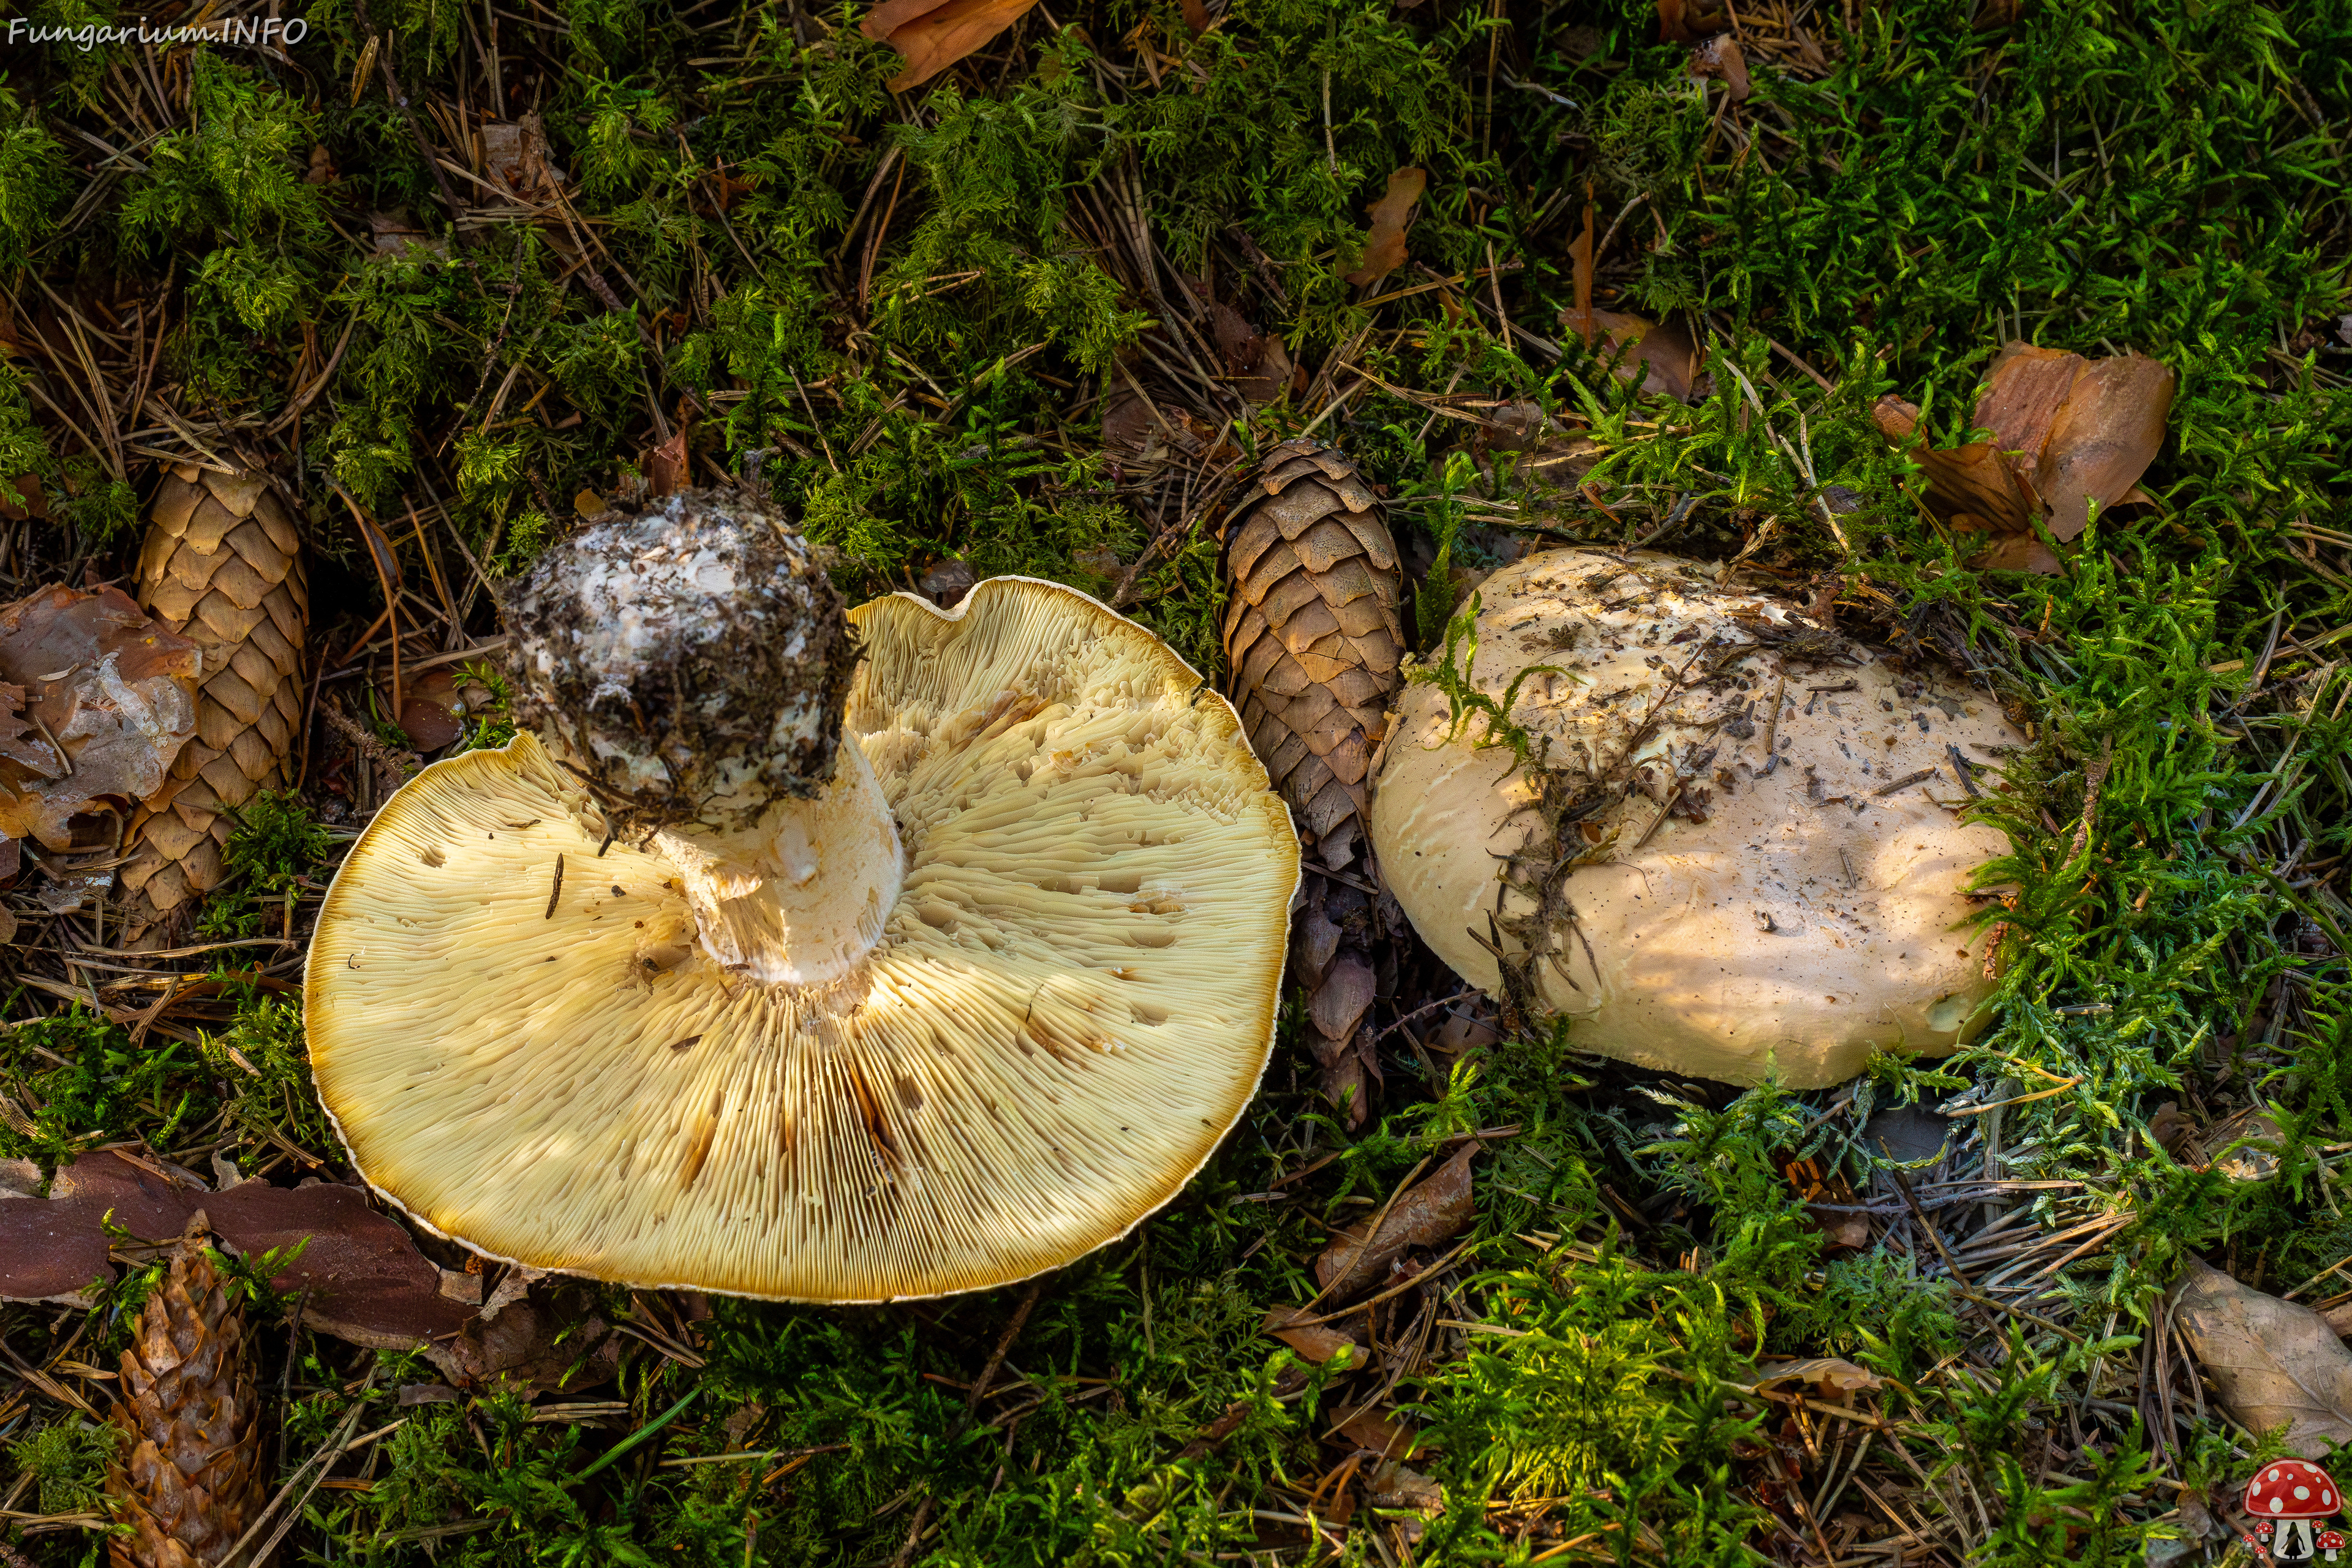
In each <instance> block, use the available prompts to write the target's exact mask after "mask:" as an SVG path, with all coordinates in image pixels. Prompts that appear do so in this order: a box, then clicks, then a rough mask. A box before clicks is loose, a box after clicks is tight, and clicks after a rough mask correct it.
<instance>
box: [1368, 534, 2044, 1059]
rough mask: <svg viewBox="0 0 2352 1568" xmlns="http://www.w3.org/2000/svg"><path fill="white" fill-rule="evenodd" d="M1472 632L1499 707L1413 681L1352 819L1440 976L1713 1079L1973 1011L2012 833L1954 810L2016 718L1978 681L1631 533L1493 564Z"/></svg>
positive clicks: (2006, 741) (1596, 1039)
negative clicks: (1982, 928) (1990, 902)
mask: <svg viewBox="0 0 2352 1568" xmlns="http://www.w3.org/2000/svg"><path fill="white" fill-rule="evenodd" d="M1475 638H1476V640H1475V644H1474V645H1472V648H1471V654H1470V659H1469V664H1470V668H1469V680H1470V685H1471V687H1472V688H1474V689H1475V691H1476V692H1478V693H1480V694H1483V696H1484V697H1485V698H1486V700H1488V701H1489V702H1490V703H1492V704H1493V705H1494V706H1495V707H1496V709H1498V710H1501V709H1507V726H1504V727H1497V726H1495V725H1492V724H1490V723H1489V722H1488V721H1487V719H1486V717H1485V716H1484V715H1482V714H1481V713H1479V712H1478V711H1476V710H1475V705H1474V704H1469V703H1468V702H1467V701H1466V698H1465V702H1464V704H1463V706H1462V708H1461V710H1460V711H1459V712H1458V713H1457V711H1456V710H1455V704H1454V703H1453V702H1450V701H1449V699H1448V697H1447V695H1446V693H1445V691H1444V689H1442V688H1441V687H1440V686H1439V685H1436V684H1416V685H1414V686H1412V688H1410V689H1408V691H1407V692H1406V694H1405V696H1404V697H1403V699H1402V701H1401V702H1400V705H1399V709H1398V712H1397V715H1396V720H1395V722H1394V723H1393V724H1392V725H1391V730H1390V734H1389V738H1388V740H1387V742H1386V743H1385V746H1384V748H1383V751H1382V754H1381V758H1380V760H1379V767H1378V771H1377V774H1376V784H1375V790H1374V795H1373V799H1372V812H1371V826H1372V840H1373V844H1374V847H1376V849H1377V850H1378V851H1379V854H1380V860H1381V873H1382V875H1383V877H1384V878H1385V879H1386V880H1387V882H1388V884H1389V887H1390V889H1391V891H1392V892H1393V893H1394V894H1395V896H1396V899H1397V901H1398V903H1399V904H1401V905H1402V907H1403V909H1404V911H1405V913H1406V915H1407V916H1408V917H1409V918H1410V919H1411V920H1412V924H1413V927H1414V929H1415V930H1417V931H1419V932H1420V933H1421V935H1422V937H1423V940H1424V941H1426V942H1428V943H1429V944H1430V946H1431V947H1432V948H1433V949H1434V950H1435V951H1436V952H1437V953H1438V955H1439V956H1440V957H1442V958H1444V960H1445V961H1446V962H1447V963H1449V964H1451V965H1452V966H1453V967H1454V970H1455V971H1456V972H1457V973H1460V974H1462V975H1463V976H1464V977H1465V978H1466V979H1468V980H1470V981H1471V982H1473V983H1474V984H1477V985H1479V986H1481V987H1483V988H1485V989H1486V990H1487V991H1488V992H1489V993H1491V994H1496V995H1497V996H1500V997H1503V998H1504V999H1506V1000H1507V1001H1511V1002H1514V1003H1515V1004H1517V1005H1519V1006H1521V1007H1522V1008H1523V1009H1526V1010H1528V1011H1531V1012H1540V1011H1549V1012H1554V1013H1558V1014H1560V1015H1564V1016H1567V1017H1569V1018H1570V1019H1572V1020H1574V1021H1575V1022H1574V1027H1573V1029H1572V1030H1571V1033H1570V1041H1571V1042H1572V1043H1573V1044H1575V1045H1577V1046H1580V1047H1583V1048H1585V1049H1588V1050H1593V1051H1598V1052H1601V1053H1602V1054H1605V1055H1608V1056H1612V1057H1616V1058H1622V1059H1624V1060H1627V1061H1631V1062H1634V1063H1637V1064H1640V1065H1642V1066H1644V1067H1650V1068H1664V1069H1670V1070H1673V1071H1676V1072H1680V1073H1684V1074H1687V1075H1693V1076H1697V1077H1704V1078H1709V1079H1718V1080H1722V1081H1727V1082H1732V1083H1754V1082H1759V1081H1760V1080H1761V1079H1763V1078H1764V1077H1765V1076H1767V1074H1768V1073H1770V1072H1774V1071H1777V1072H1778V1074H1779V1075H1780V1080H1781V1081H1782V1082H1783V1083H1785V1084H1787V1085H1789V1086H1790V1087H1796V1088H1815V1087H1821V1086H1823V1085H1827V1084H1832V1083H1836V1082H1840V1081H1843V1079H1847V1078H1850V1077H1852V1076H1853V1074H1854V1073H1856V1072H1858V1071H1860V1070H1861V1069H1862V1068H1863V1067H1864V1065H1865V1064H1866V1062H1867V1061H1868V1059H1869V1058H1870V1055H1871V1053H1872V1052H1873V1051H1874V1050H1879V1049H1887V1050H1895V1049H1900V1050H1905V1051H1910V1052H1916V1053H1921V1054H1926V1055H1940V1054H1943V1053H1946V1052H1948V1051H1950V1050H1952V1049H1953V1048H1955V1047H1957V1046H1958V1044H1959V1042H1960V1041H1961V1040H1962V1039H1963V1037H1965V1036H1966V1035H1967V1034H1968V1033H1969V1030H1970V1029H1971V1028H1972V1027H1973V1026H1975V1025H1976V1024H1977V1022H1979V1020H1978V1017H1977V1015H1978V1011H1979V1004H1980V1003H1981V1002H1982V1001H1983V1000H1984V999H1985V997H1986V996H1987V995H1988V994H1990V991H1991V988H1992V978H1991V973H1990V969H1989V967H1988V962H1987V960H1986V958H1985V956H1984V954H1982V953H1981V952H1972V951H1971V945H1970V940H1971V939H1970V937H1969V933H1967V932H1966V931H1963V930H1960V929H1958V928H1960V927H1962V926H1963V925H1965V923H1966V922H1967V921H1969V917H1970V916H1971V915H1972V914H1973V913H1974V911H1975V909H1976V907H1977V906H1975V905H1973V904H1972V903H1971V902H1970V901H1969V899H1968V897H1967V896H1966V894H1967V892H1968V889H1969V879H1970V876H1971V874H1972V873H1973V871H1974V870H1975V869H1976V868H1978V867H1979V866H1980V865H1981V864H1983V863H1984V862H1985V861H1986V860H1988V859H1990V858H1992V857H1993V856H1996V855H1999V854H2001V853H2002V852H2004V850H2005V849H2006V848H2007V846H2008V840H2007V839H2006V837H2004V836H2003V835H2002V834H2001V833H2000V831H1999V830H1998V829H1996V828H1993V827H1990V826H1985V825H1982V824H1979V823H1975V822H1969V821H1965V820H1963V819H1962V818H1961V816H1960V815H1959V812H1960V809H1961V808H1962V807H1964V806H1966V805H1967V804H1968V801H1969V796H1970V795H1975V794H1977V793H1978V792H1979V789H1980V788H1981V787H1983V786H1981V785H1979V782H1978V781H1979V778H1980V777H1987V776H1988V775H1989V774H1990V772H1991V771H1993V770H1997V769H1998V768H1999V767H2000V759H2001V757H2002V756H2003V754H2004V753H2005V752H2007V751H2008V750H2009V749H2011V748H2012V747H2015V746H2018V745H2021V744H2022V742H2023V739H2024V737H2023V736H2021V735H2020V734H2019V733H2018V732H2017V731H2015V730H2014V729H2013V728H2011V725H2010V724H2009V722H2008V721H2007V720H2006V719H2004V718H2003V716H2002V714H2001V712H2000V708H1999V707H1998V705H1997V704H1995V703H1994V702H1993V701H1992V700H1990V698H1989V697H1987V696H1986V695H1985V694H1983V693H1981V692H1979V691H1973V690H1969V689H1966V688H1964V687H1961V686H1959V685H1958V684H1957V683H1956V682H1954V681H1952V680H1951V679H1949V678H1948V677H1946V676H1944V675H1942V674H1941V673H1940V672H1937V671H1935V670H1932V669H1927V668H1918V667H1903V668H1898V667H1897V666H1896V665H1895V663H1893V662H1892V661H1890V660H1889V659H1888V658H1885V656H1883V655H1882V654H1880V653H1877V652H1874V651H1873V650H1871V649H1869V648H1866V647H1862V646H1861V645H1859V644H1855V643H1853V642H1849V641H1847V640H1846V639H1844V638H1842V637H1837V636H1836V635H1834V634H1833V633H1831V632H1828V631H1826V630H1824V629H1823V628H1821V627H1817V626H1810V625H1809V624H1808V623H1807V622H1806V621H1805V620H1804V619H1802V618H1801V616H1799V615H1798V614H1797V613H1796V612H1795V609H1794V606H1792V605H1786V604H1784V603H1782V602H1780V601H1779V600H1777V599H1774V598H1772V597H1770V596H1769V595H1761V594H1756V593H1749V592H1744V591H1738V590H1727V589H1721V588H1717V586H1715V584H1714V573H1713V571H1712V570H1711V569H1708V568H1703V567H1700V566H1697V565H1696V564H1693V563H1687V562H1682V561H1677V560H1675V559H1673V558H1670V557H1665V556H1660V555H1654V554H1646V553H1645V554H1640V555H1635V556H1631V557H1623V556H1618V555H1615V554H1612V553H1607V552H1601V551H1595V550H1562V551H1554V552H1546V553H1543V554H1539V555H1534V556H1530V557H1528V558H1526V559H1525V560H1522V561H1520V562H1518V563H1515V564H1513V565H1511V566H1508V567H1506V568H1505V569H1504V570H1502V571H1500V572H1497V573H1496V574H1494V575H1493V576H1491V577H1488V578H1487V579H1486V581H1485V583H1484V584H1482V585H1481V590H1480V598H1479V608H1478V612H1477V616H1476V621H1475ZM1460 656H1461V649H1459V648H1456V649H1455V650H1454V657H1455V658H1457V660H1458V659H1459V658H1460ZM1456 695H1457V697H1464V696H1465V694H1464V693H1463V692H1462V691H1460V690H1459V689H1457V693H1456ZM1513 729H1516V730H1517V731H1518V738H1519V740H1520V742H1521V743H1522V745H1523V746H1524V748H1525V751H1526V762H1525V763H1522V762H1521V760H1520V757H1519V755H1518V752H1517V750H1515V748H1514V747H1513V746H1512V745H1510V744H1507V743H1504V742H1505V741H1506V740H1507V739H1508V732H1509V731H1510V730H1513Z"/></svg>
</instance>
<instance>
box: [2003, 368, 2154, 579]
mask: <svg viewBox="0 0 2352 1568" xmlns="http://www.w3.org/2000/svg"><path fill="white" fill-rule="evenodd" d="M2173 387H2174V380H2173V374H2172V371H2171V369H2170V368H2169V367H2168V366H2166V365H2163V364H2160V363H2158V362H2157V361H2155V360H2152V359H2147V358H2144V357H2142V356H2141V355H2139V354H2126V355H2124V356H2123V357H2122V358H2120V359H2103V360H2093V361H2091V362H2089V363H2087V364H2085V365H2084V367H2083V371H2082V374H2080V375H2078V376H2077V377H2076V378H2075V381H2074V390H2073V392H2072V393H2070V394H2069V395H2068V396H2067V398H2066V402H2065V405H2063V407H2061V408H2060V409H2059V410H2058V416H2057V419H2056V420H2055V421H2054V422H2053V424H2052V426H2051V427H2050V440H2049V443H2048V445H2047V446H2045V447H2043V448H2042V465H2041V468H2040V470H2039V472H2038V473H2037V474H2036V475H2035V476H2034V483H2035V486H2036V488H2037V489H2040V490H2041V492H2042V502H2043V504H2044V505H2046V506H2047V507H2048V508H2049V509H2050V535H2051V537H2052V538H2053V539H2055V540H2057V541H2058V542H2060V543H2061V544H2063V543H2066V542H2069V541H2071V540H2073V539H2074V538H2075V537H2076V536H2077V535H2079V534H2081V532H2082V531H2083V530H2084V529H2085V528H2088V527H2089V526H2090V525H2091V518H2090V504H2091V503H2092V502H2093V501H2096V502H2097V503H2098V506H2099V510H2101V511H2102V512H2104V511H2105V510H2107V509H2108V508H2109V507H2112V506H2116V505H2117V504H2119V503H2120V502H2121V501H2122V500H2123V499H2124V498H2125V497H2126V496H2127V495H2129V494H2130V493H2131V492H2132V490H2133V489H2134V488H2135V487H2136V486H2137V485H2138V483H2139V477H2140V476H2141V475H2142V474H2144V473H2146V472H2147V466H2148V465H2149V464H2150V463H2152V462H2154V461H2156V454H2157V452H2158V450H2159V449H2160V448H2161V447H2163V445H2164V422H2165V419H2166V417H2167V416H2168V415H2170V414H2171V412H2172V393H2173Z"/></svg>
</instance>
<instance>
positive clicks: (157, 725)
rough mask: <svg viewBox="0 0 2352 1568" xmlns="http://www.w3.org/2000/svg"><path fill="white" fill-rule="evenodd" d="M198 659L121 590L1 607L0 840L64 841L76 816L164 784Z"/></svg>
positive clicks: (59, 593) (54, 594)
mask: <svg viewBox="0 0 2352 1568" xmlns="http://www.w3.org/2000/svg"><path fill="white" fill-rule="evenodd" d="M200 662H201V656H200V655H199V654H198V652H197V649H196V645H195V644H194V643H193V642H190V641H189V640H188V639H187V638H185V637H175V636H173V634H172V633H170V632H168V631H166V630H164V629H163V626H161V625H159V624H158V623H156V622H155V621H152V620H151V619H149V618H148V616H147V615H146V614H145V612H143V611H142V610H141V609H140V608H139V606H138V605H134V604H132V603H131V599H130V597H129V596H128V595H125V594H123V593H122V591H121V590H120V589H118V588H101V589H100V590H99V591H98V592H96V593H94V594H85V593H81V592H79V591H78V590H76V589H72V588H64V587H54V588H44V589H42V590H41V591H40V592H39V593H37V594H33V595H28V596H26V597H25V598H23V599H19V600H18V601H16V603H15V604H13V605H8V606H6V607H5V608H0V838H12V839H13V838H37V839H39V840H40V841H41V842H42V843H43V844H45V845H47V847H49V848H51V849H58V850H63V849H69V848H71V847H73V837H72V831H71V829H70V828H69V827H68V823H69V822H70V821H71V820H72V819H73V818H74V817H75V816H79V815H81V814H83V813H85V812H89V811H93V810H98V809H100V808H102V807H105V806H109V805H114V806H129V805H133V804H135V803H137V802H138V801H141V800H142V799H144V798H145V797H147V796H148V795H153V794H154V793H155V792H156V791H157V790H159V789H161V788H162V787H163V781H164V778H165V776H166V775H167V774H168V773H169V772H170V770H171V766H172V760H173V758H174V757H176V756H177V755H179V752H180V747H181V746H182V745H183V744H184V742H186V741H187V739H188V737H189V736H191V735H193V734H194V733H195V732H196V699H195V683H196V678H197V675H198V674H199V668H198V666H199V664H200Z"/></svg>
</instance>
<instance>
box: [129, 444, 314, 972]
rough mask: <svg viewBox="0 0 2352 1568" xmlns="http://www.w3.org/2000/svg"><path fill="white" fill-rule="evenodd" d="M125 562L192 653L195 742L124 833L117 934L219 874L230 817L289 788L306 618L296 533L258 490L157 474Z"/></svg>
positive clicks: (269, 495) (247, 480)
mask: <svg viewBox="0 0 2352 1568" xmlns="http://www.w3.org/2000/svg"><path fill="white" fill-rule="evenodd" d="M149 517H150V521H149V524H148V530H147V542H146V546H145V548H143V549H142V551H141V552H140V554H139V605H140V607H141V608H142V609H144V610H145V611H147V613H148V614H150V615H152V616H155V617H156V618H157V619H158V620H160V621H162V622H163V624H164V625H165V626H169V627H170V628H171V629H172V630H173V631H175V632H178V633H180V634H181V635H182V636H184V637H190V638H193V639H194V641H195V642H196V644H197V645H198V646H199V647H202V648H203V649H204V655H205V666H204V676H203V679H202V681H201V683H200V685H199V688H198V694H197V698H196V736H195V739H194V740H192V741H190V742H188V743H187V745H186V746H185V747H184V748H182V750H181V752H180V755H179V760H178V761H177V762H175V763H173V766H172V775H171V777H170V779H169V780H167V781H166V782H165V784H164V785H163V789H162V790H160V791H158V792H157V793H156V794H155V795H152V796H150V797H149V798H148V799H147V801H146V802H145V803H144V804H145V809H144V810H142V812H141V814H140V820H139V822H138V823H136V824H134V828H135V829H136V831H137V832H138V834H139V837H140V839H141V842H140V844H139V847H138V848H137V850H136V851H135V853H134V854H133V856H132V858H131V862H130V864H128V865H126V866H125V867H123V868H122V887H123V893H124V899H123V904H124V910H123V912H124V918H125V920H126V921H128V926H129V930H130V931H131V934H133V935H136V934H137V933H138V932H139V931H142V930H143V929H144V928H146V927H147V926H150V925H152V924H153V923H155V922H156V921H160V920H162V919H163V918H164V917H165V916H167V915H169V914H171V913H172V912H173V910H176V909H178V908H179V907H180V906H181V905H182V904H184V903H185V902H187V901H188V900H190V899H192V898H194V897H195V896H196V895H197V894H199V893H205V892H209V891H211V890H212V889H214V888H215V887H216V886H218V885H219V883H220V879H221V877H222V875H223V871H222V867H221V848H222V847H223V846H224V845H226V843H227V842H228V832H229V827H230V825H231V819H230V818H229V816H226V814H225V812H224V811H223V808H224V807H229V808H234V807H236V806H241V805H244V804H245V803H246V802H247V801H248V800H251V799H252V798H253V796H254V795H255V794H256V793H257V792H258V791H260V790H263V789H279V788H283V787H285V785H286V784H289V782H290V776H289V767H288V759H289V755H290V753H291V752H292V751H293V748H294V742H295V739H296V737H297V736H298V735H299V733H300V732H301V726H302V700H303V689H302V643H303V637H304V633H305V631H306V629H307V626H308V625H309V621H310V583H309V579H308V577H307V575H306V574H305V573H304V571H303V566H302V541H301V536H300V535H299V533H297V532H296V531H295V529H294V520H293V519H292V517H290V516H289V514H288V512H287V510H286V506H285V503H284V502H283V501H281V500H279V499H278V495H277V493H276V492H275V491H273V490H271V489H269V488H268V482H267V481H266V480H265V479H263V478H262V477H261V476H260V475H259V474H254V473H247V474H239V475H235V476H231V475H228V474H220V473H215V472H213V471H212V470H210V469H205V468H191V467H187V466H184V465H178V466H174V467H173V468H172V469H171V470H170V471H168V472H167V473H165V474H164V476H163V484H162V485H161V486H160V487H159V488H158V489H156V491H155V503H154V506H153V507H152V510H151V511H150V513H149Z"/></svg>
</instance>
